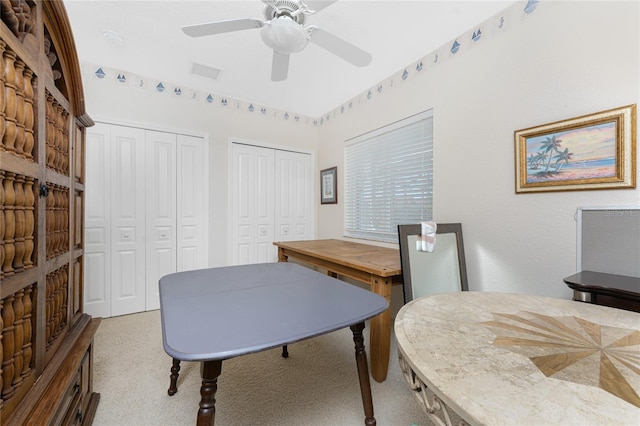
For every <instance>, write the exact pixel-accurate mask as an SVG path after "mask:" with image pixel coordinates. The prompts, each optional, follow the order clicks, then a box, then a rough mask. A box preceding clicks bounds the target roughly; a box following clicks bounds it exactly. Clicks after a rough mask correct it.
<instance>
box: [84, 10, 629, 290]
mask: <svg viewBox="0 0 640 426" xmlns="http://www.w3.org/2000/svg"><path fill="white" fill-rule="evenodd" d="M524 4H525V2H519V3H517V4H515V5H514V6H513V7H512V8H510V9H509V11H508V12H509V13H508V14H507V15H506V16H508V17H509V20H508V21H507V23H508V25H507V27H506V30H504V31H503V32H501V33H496V34H492V33H491V30H490V29H487V27H485V30H484V32H485V36H484V37H485V39H484V40H482V39H481V41H480V42H478V43H475V44H474V45H473V46H472V47H471V48H467V46H468V45H466V44H465V45H463V48H462V49H461V51H460V52H459V53H458V54H456V55H452V54H449V53H448V51H447V49H448V46H445V47H444V50H443V54H444V56H442V58H444V59H446V60H442V61H440V63H438V64H436V65H435V66H429V67H427V68H426V69H425V70H423V71H422V74H421V75H419V76H417V77H415V78H413V79H409V80H407V81H404V82H399V81H396V84H394V86H393V87H392V88H391V89H390V90H386V89H385V90H384V91H383V92H382V93H381V94H377V93H374V96H373V98H372V100H371V101H368V102H367V101H364V102H362V103H361V104H358V105H357V107H354V108H353V110H349V111H348V113H345V114H344V115H341V114H335V115H334V116H333V117H332V119H331V120H329V121H326V120H324V122H323V124H322V125H321V126H318V127H315V126H309V125H303V124H292V123H291V122H284V121H278V120H275V119H268V118H265V117H261V116H260V115H258V114H255V115H252V114H246V113H241V112H239V111H236V110H233V109H232V108H229V109H221V108H214V109H212V108H210V107H208V106H207V105H203V104H202V103H200V104H198V103H196V102H192V101H189V100H187V99H185V100H184V101H176V100H175V99H172V98H171V97H170V96H166V97H164V96H162V95H157V94H154V93H152V92H145V91H140V90H137V89H132V88H131V87H124V86H123V87H120V86H118V85H117V84H116V85H113V84H104V82H103V81H101V80H98V79H97V78H95V77H94V76H93V72H94V71H95V69H93V68H91V67H87V66H86V64H83V78H84V82H83V83H84V88H85V97H86V102H87V111H88V113H89V114H90V115H91V116H92V117H93V118H94V119H100V120H105V119H107V120H108V119H113V120H116V121H118V122H122V121H127V122H136V123H141V124H143V125H144V124H146V125H149V126H151V127H153V128H156V129H163V128H166V129H168V130H172V131H179V130H183V131H195V132H198V133H203V134H208V135H209V144H210V146H209V163H210V178H209V185H210V191H211V197H210V200H211V202H210V212H211V216H210V217H211V220H210V236H209V237H210V264H211V266H220V265H226V264H227V238H228V235H227V229H228V227H229V224H228V221H227V214H228V205H227V195H228V194H227V173H228V171H227V160H228V153H227V148H228V141H229V138H230V137H235V138H239V139H244V140H253V141H260V142H265V143H269V144H274V145H280V146H291V147H295V148H297V149H302V150H307V151H312V152H316V159H317V163H318V164H317V169H318V170H320V169H324V168H327V167H332V166H338V182H339V185H342V184H343V182H344V179H343V178H342V175H341V174H342V172H343V170H344V167H343V166H344V164H343V147H344V141H345V140H346V139H349V138H352V137H354V136H357V135H359V134H362V133H365V132H367V131H370V130H372V129H375V128H378V127H381V126H384V125H386V124H388V123H391V122H393V121H396V120H399V119H402V118H404V117H407V116H409V115H412V114H415V113H418V112H420V111H423V110H427V109H431V108H433V110H434V123H435V128H434V138H435V141H434V144H435V148H434V149H435V151H434V167H435V195H434V205H435V208H434V219H435V220H436V221H438V222H462V224H463V229H464V238H465V245H466V255H467V267H468V273H469V285H470V288H471V289H472V290H485V291H511V292H521V293H530V294H541V295H549V296H556V297H564V298H569V297H570V295H571V292H570V291H569V289H568V288H567V287H566V286H565V285H564V284H563V282H562V278H563V277H565V276H567V275H570V274H572V273H574V272H575V255H576V248H575V236H576V235H575V227H576V224H575V221H574V213H575V210H576V208H577V207H579V206H587V205H589V206H592V205H598V206H607V205H632V204H635V205H638V204H640V189H633V190H629V189H627V190H607V191H581V192H555V193H541V194H520V195H516V194H515V192H514V143H513V132H514V131H515V130H518V129H523V128H527V127H531V126H536V125H539V124H544V123H548V122H553V121H557V120H563V119H568V118H572V117H576V116H580V115H584V114H590V113H593V112H597V111H602V110H605V109H609V108H614V107H619V106H623V105H628V104H632V103H638V101H639V99H640V96H639V92H640V86H639V84H640V83H639V80H640V78H639V76H640V67H639V64H640V52H639V50H640V48H639V43H640V42H639V40H640V34H639V31H640V30H639V28H640V24H639V21H640V19H639V18H640V10H639V3H638V2H635V1H633V2H632V1H622V2H617V1H602V2H595V1H566V2H565V1H553V2H552V1H544V2H540V3H539V4H538V7H537V9H536V10H535V12H534V13H532V14H529V15H527V14H524V13H522V8H523V6H524ZM465 49H466V50H465ZM428 53H429V52H425V55H426V54H428ZM416 59H417V58H416ZM374 92H375V90H374ZM87 167H91V165H90V164H88V165H87ZM341 194H344V191H343V190H342V188H339V192H338V195H339V203H338V204H337V205H318V206H317V208H318V214H317V230H316V236H317V237H318V238H342V229H343V210H342V209H343V205H344V204H343V200H342V199H341V198H340V196H341ZM395 290H396V291H397V290H398V289H397V288H396V289H395ZM397 297H398V296H397V295H394V298H396V299H397ZM400 297H401V296H400Z"/></svg>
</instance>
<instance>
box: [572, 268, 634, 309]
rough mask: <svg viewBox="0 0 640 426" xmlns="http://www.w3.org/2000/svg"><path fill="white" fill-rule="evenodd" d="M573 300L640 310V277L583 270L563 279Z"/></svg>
mask: <svg viewBox="0 0 640 426" xmlns="http://www.w3.org/2000/svg"><path fill="white" fill-rule="evenodd" d="M563 281H564V282H565V283H566V284H567V286H569V288H571V289H572V290H573V300H578V301H580V302H588V303H594V304H596V305H603V306H611V307H612V308H619V309H626V310H628V311H634V312H640V278H637V277H627V276H624V275H615V274H605V273H602V272H592V271H582V272H578V273H577V274H573V275H571V276H569V277H566V278H564V280H563Z"/></svg>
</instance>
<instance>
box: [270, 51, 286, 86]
mask: <svg viewBox="0 0 640 426" xmlns="http://www.w3.org/2000/svg"><path fill="white" fill-rule="evenodd" d="M288 74H289V55H288V54H287V53H280V52H278V51H275V50H274V51H273V63H272V65H271V80H272V81H283V80H286V79H287V75H288Z"/></svg>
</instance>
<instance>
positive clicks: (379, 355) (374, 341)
mask: <svg viewBox="0 0 640 426" xmlns="http://www.w3.org/2000/svg"><path fill="white" fill-rule="evenodd" d="M273 244H275V245H276V246H278V260H279V261H280V262H286V261H287V259H288V258H293V259H297V260H299V261H302V262H304V263H308V264H311V265H313V266H317V267H320V268H322V269H326V270H327V271H328V273H329V275H331V276H333V277H337V276H338V275H340V276H343V277H349V278H351V279H354V280H356V281H359V282H361V283H364V284H368V285H369V286H370V288H371V291H372V292H374V293H376V294H379V295H380V296H382V297H384V298H385V299H386V300H387V303H389V305H391V286H392V285H394V284H402V267H401V265H400V253H399V251H398V250H396V249H391V248H385V247H378V246H373V245H370V244H360V243H354V242H351V241H344V240H306V241H288V242H275V243H273ZM369 340H370V342H369V353H370V355H371V375H372V376H373V378H374V380H376V381H377V382H383V381H385V380H386V378H387V370H388V368H389V350H390V343H391V307H389V308H388V309H387V310H386V311H385V312H383V313H382V314H380V315H378V316H376V317H375V318H372V319H371V334H370V339H369Z"/></svg>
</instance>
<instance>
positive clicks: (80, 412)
mask: <svg viewBox="0 0 640 426" xmlns="http://www.w3.org/2000/svg"><path fill="white" fill-rule="evenodd" d="M76 420H77V421H78V423H82V408H78V412H77V413H76Z"/></svg>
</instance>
